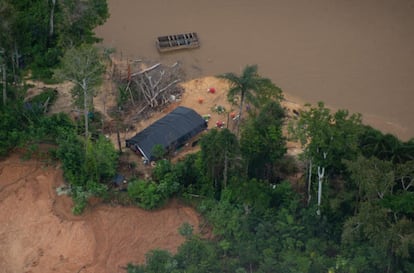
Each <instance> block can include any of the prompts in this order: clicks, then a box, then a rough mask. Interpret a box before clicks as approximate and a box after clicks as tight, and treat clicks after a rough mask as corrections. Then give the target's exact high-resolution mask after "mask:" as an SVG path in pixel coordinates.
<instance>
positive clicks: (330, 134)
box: [290, 102, 362, 203]
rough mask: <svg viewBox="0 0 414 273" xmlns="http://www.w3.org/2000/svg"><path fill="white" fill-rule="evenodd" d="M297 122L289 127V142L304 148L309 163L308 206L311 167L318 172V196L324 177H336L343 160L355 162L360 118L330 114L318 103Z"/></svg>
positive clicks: (341, 169) (312, 170) (300, 116)
mask: <svg viewBox="0 0 414 273" xmlns="http://www.w3.org/2000/svg"><path fill="white" fill-rule="evenodd" d="M306 106H307V107H308V109H307V110H304V111H301V113H300V115H299V118H298V119H297V120H296V121H295V122H294V123H292V124H290V133H291V136H292V137H293V139H296V140H299V141H300V142H301V144H302V147H303V148H304V154H303V156H304V157H305V158H306V159H307V160H308V162H309V182H308V189H309V192H308V203H309V202H310V199H311V192H310V191H311V176H312V174H313V172H314V168H313V167H312V166H316V167H317V168H318V180H319V190H318V192H319V195H320V194H321V191H322V181H323V180H324V177H327V176H334V175H340V174H342V173H343V171H344V170H345V168H344V165H343V163H342V162H343V161H342V160H344V159H349V160H351V159H355V158H356V156H357V155H358V153H359V148H358V144H359V143H358V140H359V135H360V133H361V130H362V126H361V115H360V114H352V115H349V112H348V111H347V110H338V111H337V112H335V113H334V114H332V113H331V111H330V110H329V109H328V108H326V107H325V105H324V103H323V102H319V103H318V105H317V107H311V106H310V105H306Z"/></svg>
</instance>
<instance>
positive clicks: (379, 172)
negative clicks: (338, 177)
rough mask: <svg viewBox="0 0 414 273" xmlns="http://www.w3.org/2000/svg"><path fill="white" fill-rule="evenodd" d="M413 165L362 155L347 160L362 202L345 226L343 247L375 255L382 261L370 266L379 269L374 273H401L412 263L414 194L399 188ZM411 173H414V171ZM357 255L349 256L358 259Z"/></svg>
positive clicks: (374, 261) (373, 262) (370, 262)
mask: <svg viewBox="0 0 414 273" xmlns="http://www.w3.org/2000/svg"><path fill="white" fill-rule="evenodd" d="M408 164H409V165H411V164H412V163H408ZM409 165H400V167H399V166H397V168H395V166H394V165H393V163H392V162H391V161H382V160H379V159H378V158H375V157H371V158H369V159H367V158H364V157H362V156H360V157H358V159H357V160H353V161H346V166H347V168H348V171H349V172H350V174H351V182H353V183H355V184H356V185H357V186H358V189H359V191H358V192H359V198H358V199H359V203H358V206H357V210H356V212H355V214H354V215H353V216H352V217H350V218H348V220H347V221H346V222H345V224H344V229H343V234H342V240H343V245H344V246H349V248H361V246H363V247H365V248H368V249H370V252H372V253H375V255H376V256H377V257H378V258H379V259H378V260H375V259H372V261H369V262H368V263H366V265H369V266H370V267H371V268H370V269H374V268H375V269H376V270H374V271H373V272H397V271H398V270H397V268H401V267H404V266H406V265H408V264H409V263H410V262H409V259H410V251H412V249H413V247H414V223H413V221H412V219H413V218H412V215H413V214H412V213H413V212H414V205H413V200H414V198H413V192H408V191H406V190H408V189H407V188H406V189H404V187H403V188H402V189H399V188H398V185H397V181H398V180H400V178H401V175H402V176H404V177H405V176H406V175H407V172H406V171H408V170H407V169H406V167H407V166H408V167H412V166H409ZM409 173H411V174H412V169H411V171H408V175H410V174H409ZM404 185H406V184H404ZM353 252H354V250H352V253H351V254H350V255H349V256H350V257H351V259H352V260H356V259H357V258H356V257H354V256H353V255H354V254H353ZM366 265H365V266H366ZM361 270H363V271H365V270H364V268H361ZM404 272H405V271H404Z"/></svg>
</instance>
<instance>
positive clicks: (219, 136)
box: [200, 129, 241, 196]
mask: <svg viewBox="0 0 414 273" xmlns="http://www.w3.org/2000/svg"><path fill="white" fill-rule="evenodd" d="M200 146H201V164H202V166H201V169H202V170H203V173H204V175H205V177H206V178H207V179H208V180H209V181H210V182H213V185H214V189H215V193H216V195H217V196H219V195H220V192H221V190H222V189H224V188H226V186H227V182H228V180H229V177H231V176H232V175H234V174H236V173H237V172H240V168H239V167H240V163H241V162H240V161H241V158H240V147H239V142H238V140H237V138H236V136H235V135H234V134H233V133H231V132H230V131H229V130H228V129H222V130H216V129H214V130H211V131H210V132H209V133H208V134H206V135H204V136H203V138H202V139H201V141H200ZM230 174H232V175H230ZM239 175H240V174H239Z"/></svg>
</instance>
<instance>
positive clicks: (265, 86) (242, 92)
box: [218, 65, 281, 136]
mask: <svg viewBox="0 0 414 273" xmlns="http://www.w3.org/2000/svg"><path fill="white" fill-rule="evenodd" d="M257 70H258V68H257V65H247V66H246V67H245V68H244V70H243V72H242V74H241V75H240V76H238V75H236V74H234V73H226V74H223V75H219V76H218V77H219V78H222V79H225V80H227V81H229V82H230V90H229V91H228V99H229V101H230V102H232V103H233V102H234V101H235V99H236V97H239V99H238V101H239V124H238V127H237V133H236V135H237V136H238V135H239V130H240V121H241V120H242V114H243V105H244V103H245V101H247V102H249V103H251V104H253V105H254V106H257V105H258V103H259V100H258V97H257V95H256V93H260V92H262V91H266V94H267V96H273V95H275V94H280V93H281V90H280V88H278V87H277V86H275V85H274V84H273V83H272V81H271V80H270V79H267V78H262V77H260V76H259V75H258V73H257Z"/></svg>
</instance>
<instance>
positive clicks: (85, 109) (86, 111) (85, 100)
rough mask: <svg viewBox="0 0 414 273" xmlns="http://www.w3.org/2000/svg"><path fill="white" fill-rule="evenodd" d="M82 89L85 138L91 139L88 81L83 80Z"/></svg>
mask: <svg viewBox="0 0 414 273" xmlns="http://www.w3.org/2000/svg"><path fill="white" fill-rule="evenodd" d="M82 89H83V114H84V117H85V138H88V137H89V120H88V119H89V117H88V115H89V107H88V94H87V93H88V92H87V84H86V80H85V79H83V81H82Z"/></svg>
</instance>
